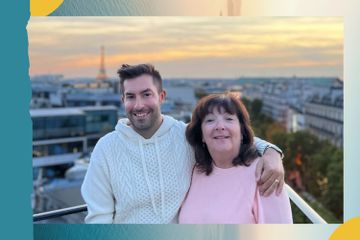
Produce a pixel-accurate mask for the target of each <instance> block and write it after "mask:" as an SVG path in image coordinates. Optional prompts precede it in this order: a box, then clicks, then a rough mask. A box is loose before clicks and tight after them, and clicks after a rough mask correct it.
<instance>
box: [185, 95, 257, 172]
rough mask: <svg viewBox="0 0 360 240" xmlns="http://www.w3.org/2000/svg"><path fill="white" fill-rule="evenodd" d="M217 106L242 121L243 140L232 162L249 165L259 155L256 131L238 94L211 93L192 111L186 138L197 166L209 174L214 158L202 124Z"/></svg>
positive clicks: (219, 109)
mask: <svg viewBox="0 0 360 240" xmlns="http://www.w3.org/2000/svg"><path fill="white" fill-rule="evenodd" d="M215 108H216V109H217V110H218V111H219V112H221V109H223V110H224V111H225V112H226V113H229V114H235V115H236V116H237V117H238V119H239V123H240V131H241V135H242V138H241V139H242V140H241V143H240V146H239V147H240V151H239V155H238V156H236V157H235V158H234V159H233V161H232V164H233V165H234V166H236V165H244V166H249V165H250V163H251V162H252V161H253V160H254V159H255V158H256V157H257V156H258V152H257V150H256V147H255V146H254V133H253V130H252V128H251V126H250V118H249V113H248V112H247V110H246V108H245V106H244V104H243V103H242V102H241V100H240V99H239V97H238V96H236V95H235V94H233V93H224V94H211V95H208V96H206V97H203V98H202V99H200V101H199V102H198V104H197V105H196V107H195V109H194V110H193V113H192V119H191V121H190V123H189V124H188V126H187V128H186V139H187V140H188V142H189V143H190V145H191V146H192V147H193V149H194V151H195V159H196V167H197V169H198V170H199V171H200V172H204V173H205V174H206V175H209V174H210V173H211V172H212V169H213V167H212V161H213V160H212V158H211V155H210V153H209V151H208V149H207V146H206V145H205V144H204V143H203V141H202V139H203V135H202V131H201V124H202V122H203V121H204V118H205V117H206V115H208V114H209V113H212V112H213V111H214V110H215Z"/></svg>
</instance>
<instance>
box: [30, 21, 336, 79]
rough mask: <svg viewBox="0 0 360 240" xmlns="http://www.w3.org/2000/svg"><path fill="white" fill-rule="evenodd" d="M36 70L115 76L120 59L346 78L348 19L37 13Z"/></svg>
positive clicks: (176, 69)
mask: <svg viewBox="0 0 360 240" xmlns="http://www.w3.org/2000/svg"><path fill="white" fill-rule="evenodd" d="M27 30H28V36H29V57H30V75H31V76H33V75H41V74H63V75H64V76H65V78H72V77H96V75H97V73H98V71H99V65H100V57H99V54H100V47H101V46H102V45H104V46H105V54H106V56H105V65H106V71H107V74H108V76H109V77H116V71H117V69H118V68H119V66H120V65H121V64H122V63H129V64H137V63H143V62H150V63H153V64H154V65H155V66H156V67H157V68H158V69H159V70H160V72H161V73H162V75H163V77H165V78H174V77H176V78H177V77H211V78H216V77H221V78H222V77H231V78H233V77H241V76H244V77H250V76H293V75H297V76H335V77H340V78H343V21H342V18H329V17H319V18H299V17H296V18H295V17H257V18H255V17H226V18H225V17H208V18H206V17H75V18H72V17H32V18H31V19H30V21H29V24H28V27H27Z"/></svg>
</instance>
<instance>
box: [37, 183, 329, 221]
mask: <svg viewBox="0 0 360 240" xmlns="http://www.w3.org/2000/svg"><path fill="white" fill-rule="evenodd" d="M285 188H286V190H287V192H288V195H289V197H290V199H291V201H293V203H294V204H295V205H296V206H297V207H298V208H299V209H300V210H301V211H302V213H303V214H304V215H305V216H306V217H307V218H309V220H310V221H311V222H312V223H316V224H326V223H327V222H326V221H325V220H324V219H323V218H322V217H321V216H320V215H319V214H318V213H317V212H316V211H315V210H314V209H312V208H311V207H310V205H309V204H307V203H306V202H305V201H304V199H302V198H301V197H300V196H299V194H297V193H296V192H295V191H294V190H293V189H292V188H291V187H290V186H289V185H287V184H285ZM85 211H87V205H86V204H84V205H79V206H74V207H69V208H62V209H58V210H54V211H49V212H44V213H37V214H34V215H33V221H34V222H38V221H42V220H47V219H51V218H57V217H61V216H65V215H70V214H74V213H80V212H85Z"/></svg>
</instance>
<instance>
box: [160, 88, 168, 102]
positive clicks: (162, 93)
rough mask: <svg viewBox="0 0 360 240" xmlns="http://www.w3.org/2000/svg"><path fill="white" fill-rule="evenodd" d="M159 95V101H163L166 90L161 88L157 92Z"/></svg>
mask: <svg viewBox="0 0 360 240" xmlns="http://www.w3.org/2000/svg"><path fill="white" fill-rule="evenodd" d="M159 97H160V103H163V102H164V101H165V98H166V91H165V90H161V92H160V94H159Z"/></svg>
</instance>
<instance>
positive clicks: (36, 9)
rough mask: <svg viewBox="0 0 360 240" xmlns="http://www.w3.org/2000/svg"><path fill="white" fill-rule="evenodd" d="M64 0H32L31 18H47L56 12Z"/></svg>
mask: <svg viewBox="0 0 360 240" xmlns="http://www.w3.org/2000/svg"><path fill="white" fill-rule="evenodd" d="M63 2H64V0H30V15H31V16H47V15H49V14H50V13H52V12H53V11H55V10H56V9H57V8H58V7H59V6H60V5H61V4H62V3H63Z"/></svg>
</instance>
